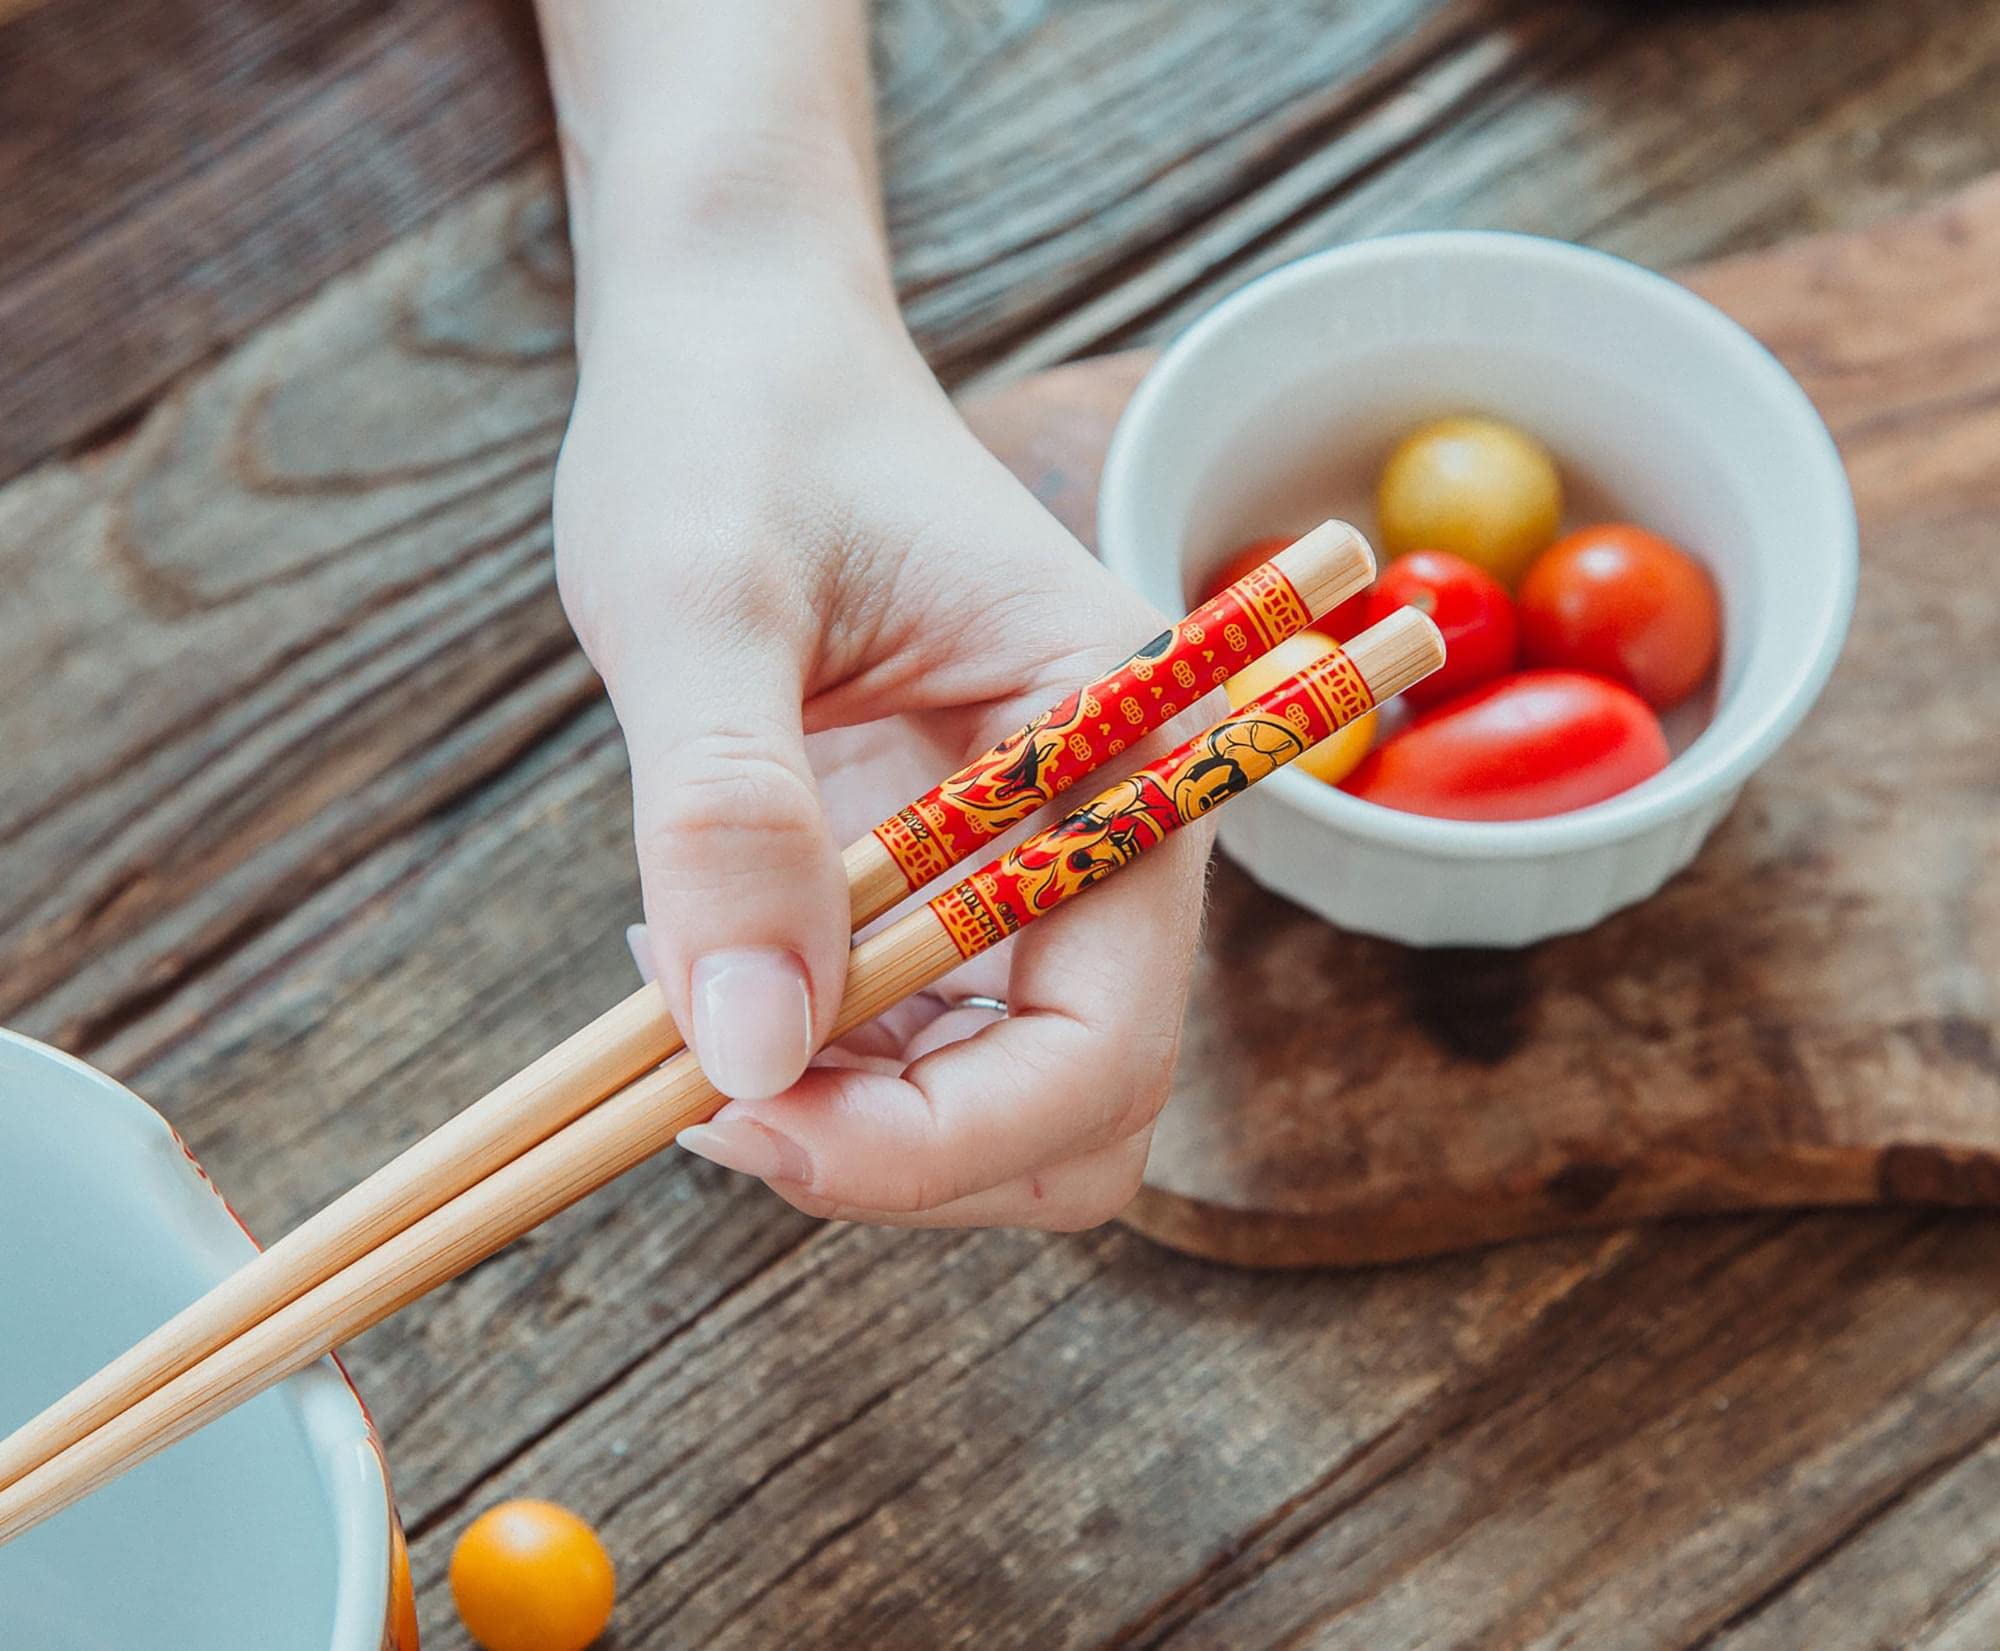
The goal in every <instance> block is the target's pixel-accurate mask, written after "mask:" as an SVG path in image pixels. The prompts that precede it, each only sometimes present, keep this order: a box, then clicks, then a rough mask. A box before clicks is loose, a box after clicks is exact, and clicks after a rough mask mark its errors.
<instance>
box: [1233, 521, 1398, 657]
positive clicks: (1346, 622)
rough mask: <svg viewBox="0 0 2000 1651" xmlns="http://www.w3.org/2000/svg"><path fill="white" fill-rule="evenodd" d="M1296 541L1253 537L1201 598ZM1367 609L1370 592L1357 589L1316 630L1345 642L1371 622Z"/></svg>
mask: <svg viewBox="0 0 2000 1651" xmlns="http://www.w3.org/2000/svg"><path fill="white" fill-rule="evenodd" d="M1295 542H1296V541H1295V540H1294V539H1290V538H1286V537H1285V536H1283V535H1282V534H1281V535H1278V536H1277V537H1274V538H1269V539H1252V540H1251V541H1250V542H1249V543H1248V544H1247V545H1244V546H1243V547H1242V548H1241V549H1240V550H1237V551H1234V552H1232V553H1231V555H1230V558H1229V560H1228V561H1226V562H1224V563H1223V564H1222V567H1221V569H1220V571H1218V572H1217V574H1216V576H1215V577H1214V578H1213V579H1211V580H1209V582H1208V583H1207V584H1206V585H1205V586H1203V587H1202V592H1201V600H1202V601H1204V602H1206V601H1208V600H1209V599H1210V598H1212V597H1214V596H1217V595H1219V594H1220V593H1221V592H1222V591H1224V590H1226V589H1227V588H1228V587H1229V586H1231V585H1233V584H1235V583H1236V581H1237V580H1239V579H1241V578H1242V577H1243V576H1244V575H1245V574H1246V573H1249V572H1250V571H1251V570H1252V569H1254V568H1258V567H1261V566H1263V564H1264V563H1266V562H1268V561H1270V559H1271V558H1272V557H1273V556H1275V555H1277V554H1278V552H1279V551H1281V550H1283V549H1284V548H1285V547H1286V546H1287V545H1289V544H1293V543H1295ZM1367 611H1368V593H1367V592H1366V591H1365V590H1364V591H1358V592H1356V593H1355V594H1354V595H1353V596H1350V597H1348V599H1347V600H1346V601H1345V602H1340V603H1336V604H1335V605H1334V606H1333V607H1331V608H1329V609H1328V610H1327V611H1326V612H1325V613H1323V614H1321V615H1320V616H1319V618H1317V619H1315V620H1314V621H1313V629H1315V630H1317V631H1319V632H1321V633H1322V634H1324V635H1326V636H1330V637H1332V638H1333V639H1334V640H1335V641H1336V642H1345V641H1346V640H1347V639H1348V638H1349V637H1351V636H1354V635H1356V634H1357V633H1358V632H1359V631H1360V630H1361V629H1362V628H1363V627H1364V626H1365V625H1366V624H1367V623H1368V621H1367V620H1366V619H1365V618H1364V617H1363V615H1364V614H1365V613H1366V612H1367Z"/></svg>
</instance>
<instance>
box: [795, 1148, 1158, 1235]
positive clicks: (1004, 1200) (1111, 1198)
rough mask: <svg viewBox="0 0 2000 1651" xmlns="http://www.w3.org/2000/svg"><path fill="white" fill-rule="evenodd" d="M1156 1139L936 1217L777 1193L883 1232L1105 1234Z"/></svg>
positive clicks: (1025, 1178)
mask: <svg viewBox="0 0 2000 1651" xmlns="http://www.w3.org/2000/svg"><path fill="white" fill-rule="evenodd" d="M1152 1139H1153V1132H1152V1131H1151V1130H1150V1129H1146V1130H1141V1131H1140V1132H1139V1133H1138V1134H1137V1135H1131V1136H1128V1137H1126V1139H1124V1140H1122V1141H1119V1142H1117V1143H1116V1144H1114V1145H1112V1146H1109V1147H1105V1148H1102V1149H1101V1150H1099V1151H1097V1152H1089V1153H1084V1154H1083V1155H1081V1156H1080V1157H1076V1158H1072V1159H1070V1160H1068V1161H1067V1162H1066V1163H1061V1164H1054V1165H1051V1166H1050V1167H1048V1168H1047V1169H1040V1170H1033V1171H1030V1172H1029V1173H1028V1174H1026V1175H1022V1176H1017V1177H1016V1178H1015V1179H1014V1180H1012V1181H1009V1182H1007V1183H1005V1184H1004V1185H1002V1186H998V1187H990V1188H988V1189H987V1190H986V1191H984V1192H976V1193H973V1194H971V1195H970V1196H969V1197H965V1198H960V1199H955V1200H954V1201H953V1202H951V1203H949V1204H941V1205H939V1206H938V1207H937V1208H936V1209H929V1210H917V1211H901V1210H866V1209H857V1208H853V1207H850V1206H848V1205H843V1204H833V1203H828V1202H826V1201H825V1200H822V1199H816V1198H814V1197H813V1196H812V1195H811V1194H810V1193H800V1192H797V1191H796V1190H794V1189H792V1188H790V1187H787V1186H786V1185H784V1184H782V1183H780V1184H779V1185H778V1186H777V1187H776V1191H777V1192H778V1193H779V1194H780V1195H781V1196H783V1197H784V1198H785V1199H786V1201H787V1202H788V1203H790V1204H791V1205H793V1207H794V1208H797V1209H800V1210H803V1211H804V1212H805V1213H806V1214H807V1215H812V1216H817V1217H819V1218H820V1219H821V1220H824V1221H863V1222H867V1223H868V1224H869V1225H871V1226H877V1227H1036V1228H1040V1229H1041V1230H1042V1231H1044V1232H1065V1233H1067V1232H1082V1231H1083V1230H1084V1229H1085V1228H1088V1227H1101V1226H1102V1225H1103V1224H1104V1223H1105V1222H1107V1221H1109V1220H1111V1219H1112V1218H1113V1217H1115V1216H1116V1215H1118V1214H1119V1212H1120V1211H1122V1210H1123V1209H1124V1208H1125V1206H1126V1205H1127V1204H1129V1203H1131V1202H1132V1198H1133V1195H1134V1194H1136V1193H1137V1192H1138V1190H1139V1185H1140V1182H1141V1181H1142V1180H1143V1179H1144V1177H1145V1173H1146V1154H1147V1152H1148V1150H1149V1149H1150V1147H1151V1145H1152Z"/></svg>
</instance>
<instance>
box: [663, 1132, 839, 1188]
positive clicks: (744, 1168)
mask: <svg viewBox="0 0 2000 1651" xmlns="http://www.w3.org/2000/svg"><path fill="white" fill-rule="evenodd" d="M679 1139H680V1144H681V1145H682V1146H684V1147H686V1148H687V1149H688V1151H690V1152H692V1153H695V1154H697V1155H699V1156H700V1157H703V1158H706V1159H707V1160H708V1161H709V1162H710V1163H711V1164H720V1165H721V1166H722V1167H723V1168H724V1169H733V1170H735V1171H736V1172H737V1173H738V1174H739V1175H754V1176H756V1177H757V1179H758V1180H760V1181H796V1182H798V1183H799V1184H800V1185H801V1186H809V1185H811V1183H812V1160H811V1159H810V1158H808V1157H807V1156H806V1154H805V1149H804V1148H803V1147H801V1146H800V1145H799V1143H798V1142H797V1141H794V1140H793V1139H792V1138H791V1137H790V1136H789V1135H780V1134H779V1133H778V1132H777V1131H776V1130H775V1129H771V1128H768V1127H767V1126H765V1125H763V1124H760V1123H755V1122H753V1121H752V1120H750V1119H748V1118H718V1119H714V1120H712V1121H711V1122H709V1123H705V1124H695V1125H693V1126H692V1127H691V1128H688V1129H684V1130H682V1131H681V1133H680V1137H679Z"/></svg>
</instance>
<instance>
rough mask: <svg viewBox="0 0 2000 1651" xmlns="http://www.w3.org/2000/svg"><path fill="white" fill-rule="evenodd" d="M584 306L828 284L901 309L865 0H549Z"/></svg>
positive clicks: (551, 55) (544, 9)
mask: <svg viewBox="0 0 2000 1651" xmlns="http://www.w3.org/2000/svg"><path fill="white" fill-rule="evenodd" d="M538 4H539V9H540V13H541V22H542V33H543V39H544V41H545V44H546V48H547V53H548V59H549V76H550V81H551V83H552V86H553V89H554V94H555V101H556V112H557V121H558V128H559V131H560V134H561V140H562V150H563V163H564V170H565V176H566V179H567V183H568V189H569V211H570V234H571V238H572V241H573V243H574V245H575V248H576V256H577V266H578V267H577V286H578V302H579V310H580V317H579V319H580V325H579V333H580V334H584V333H586V332H587V328H586V327H585V326H584V325H582V324H581V322H582V321H583V319H584V318H586V317H588V315H589V314H590V313H591V312H592V311H593V310H594V309H597V308H599V307H601V306H602V305H604V304H605V303H609V302H616V301H617V300H618V298H619V296H620V295H622V294H625V293H638V294H641V295H647V294H656V293H658V292H659V291H660V290H661V288H662V287H663V286H666V287H673V286H677V285H685V284H686V283H688V282H690V281H692V282H697V283H698V282H702V281H709V282H714V283H726V284H727V286H728V289H729V291H730V293H731V295H732V296H739V295H741V294H742V293H743V292H744V290H745V288H746V286H747V287H748V288H751V289H756V288H763V287H768V288H769V289H770V290H772V291H773V292H774V293H775V292H779V291H782V290H784V289H786V288H796V287H798V286H800V285H808V286H810V285H814V284H819V283H830V284H833V285H836V286H838V287H839V288H841V289H842V290H845V291H852V292H854V293H856V294H858V295H859V296H860V297H861V299H862V300H863V301H864V302H870V303H876V304H880V305H884V306H893V292H892V288H891V285H890V279H889V269H888V255H887V251H886V248H885V246H884V243H883V236H882V229H881V217H880V204H879V194H878V187H877V182H876V170H875V151H874V126H873V118H872V108H871V99H870V91H869V82H868V40H867V24H866V14H865V7H864V5H863V3H862V0H726V3H723V4H716V3H714V0H538Z"/></svg>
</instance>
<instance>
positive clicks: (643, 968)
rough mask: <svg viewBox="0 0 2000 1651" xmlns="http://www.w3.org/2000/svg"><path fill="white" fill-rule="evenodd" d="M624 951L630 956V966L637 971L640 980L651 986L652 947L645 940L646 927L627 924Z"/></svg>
mask: <svg viewBox="0 0 2000 1651" xmlns="http://www.w3.org/2000/svg"><path fill="white" fill-rule="evenodd" d="M625 949H626V950H627V951H628V952H630V953H631V954H632V966H633V967H634V968H635V969H637V970H638V971H639V978H640V980H642V981H644V982H645V983H646V984H647V985H648V986H650V985H652V984H653V958H652V947H651V945H650V943H649V942H648V941H647V939H646V925H645V924H643V923H627V924H626V925H625Z"/></svg>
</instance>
